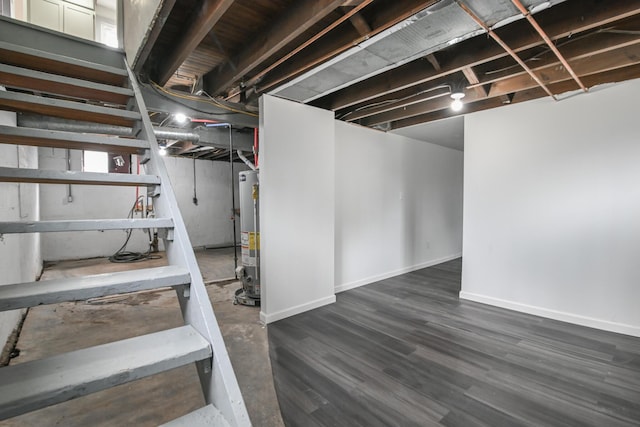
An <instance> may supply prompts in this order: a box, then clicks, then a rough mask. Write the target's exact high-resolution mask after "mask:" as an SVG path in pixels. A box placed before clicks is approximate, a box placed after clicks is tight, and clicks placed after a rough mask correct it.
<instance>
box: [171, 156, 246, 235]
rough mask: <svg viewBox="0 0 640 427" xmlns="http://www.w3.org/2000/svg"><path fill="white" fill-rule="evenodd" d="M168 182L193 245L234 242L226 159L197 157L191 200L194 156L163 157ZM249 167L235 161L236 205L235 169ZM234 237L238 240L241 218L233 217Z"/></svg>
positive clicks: (238, 170)
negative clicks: (198, 158) (196, 200)
mask: <svg viewBox="0 0 640 427" xmlns="http://www.w3.org/2000/svg"><path fill="white" fill-rule="evenodd" d="M165 164H166V165H167V171H168V172H169V179H171V185H172V186H173V189H174V190H175V192H176V198H177V199H178V205H179V206H180V212H181V213H182V217H183V218H184V222H185V224H186V226H187V231H188V232H189V239H191V244H192V245H193V246H194V247H202V246H225V245H232V244H233V221H231V218H232V209H231V202H232V200H231V185H230V180H231V171H230V166H229V163H228V162H217V161H216V162H212V161H210V160H196V194H197V197H198V204H197V205H195V204H194V203H193V160H189V159H183V158H178V157H166V158H165ZM247 169H249V167H247V166H246V165H244V164H238V163H234V165H233V172H234V173H233V185H234V190H235V205H236V208H238V207H239V206H240V204H239V203H238V173H239V172H240V171H244V170H247ZM236 220H237V224H236V233H237V236H236V237H237V241H238V243H239V242H240V218H239V217H236Z"/></svg>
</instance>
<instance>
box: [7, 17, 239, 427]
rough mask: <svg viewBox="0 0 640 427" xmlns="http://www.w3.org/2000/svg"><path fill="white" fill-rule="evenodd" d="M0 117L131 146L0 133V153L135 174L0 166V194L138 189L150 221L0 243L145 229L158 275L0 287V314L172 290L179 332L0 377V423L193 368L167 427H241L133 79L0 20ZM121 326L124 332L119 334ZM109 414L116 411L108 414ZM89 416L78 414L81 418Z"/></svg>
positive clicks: (58, 135)
mask: <svg viewBox="0 0 640 427" xmlns="http://www.w3.org/2000/svg"><path fill="white" fill-rule="evenodd" d="M0 86H4V87H5V88H6V91H0V110H8V111H14V112H16V113H31V114H39V115H42V116H50V117H58V118H63V119H71V120H80V121H82V122H90V123H95V124H109V125H117V126H127V127H131V128H132V129H133V135H134V137H133V138H121V137H118V136H114V135H104V134H92V133H75V132H63V131H52V130H44V129H35V128H22V127H9V126H0V143H2V144H15V145H29V146H37V147H53V148H64V149H70V150H92V151H105V152H110V153H123V154H136V155H139V156H141V157H142V159H143V160H142V163H143V164H144V172H145V173H144V174H141V175H136V174H120V173H91V172H77V171H68V170H40V169H25V168H9V167H0V185H6V184H2V183H16V182H17V183H35V184H39V185H40V186H41V187H40V188H41V190H40V191H46V187H47V186H48V185H68V184H74V185H95V186H99V187H96V188H97V189H98V190H97V191H99V189H100V188H104V186H138V187H141V188H143V189H145V188H146V189H147V195H149V196H152V197H153V206H154V214H155V217H146V218H141V219H125V218H104V219H100V220H95V219H84V220H78V219H73V220H72V219H70V220H58V221H30V222H26V221H14V222H0V235H4V234H12V233H54V232H67V231H92V230H127V229H135V228H139V229H153V230H158V231H159V235H160V236H163V237H164V240H163V243H164V247H165V250H166V257H167V260H168V264H169V265H168V266H165V267H157V268H145V269H139V270H134V271H127V272H120V273H109V274H99V275H93V276H85V277H77V278H68V279H56V280H48V281H37V282H31V283H15V284H8V285H0V311H5V310H14V309H19V308H28V307H34V306H38V305H41V304H56V303H60V302H65V301H80V300H86V299H89V298H96V297H102V296H107V295H114V294H122V293H130V292H137V291H141V290H149V289H156V288H162V287H173V288H174V289H175V290H176V293H177V296H178V299H179V301H180V307H181V309H182V314H183V318H184V326H182V327H179V328H174V329H169V330H164V331H160V332H156V333H153V334H148V335H143V336H138V337H134V338H130V339H126V340H122V341H117V342H112V343H107V344H103V345H99V346H95V347H90V348H85V349H81V350H77V351H73V352H70V353H66V354H59V355H55V356H52V357H49V358H46V359H41V360H35V361H31V362H25V363H21V364H16V365H9V366H7V367H2V368H0V420H3V419H8V418H11V417H15V416H18V415H21V414H24V413H26V412H30V411H34V410H37V409H40V408H43V407H46V406H49V405H54V404H57V403H60V402H63V401H67V400H70V399H74V398H77V397H80V396H83V395H86V394H89V393H93V392H97V391H100V390H104V389H106V388H110V387H114V386H117V385H120V384H124V383H127V382H130V381H135V380H137V379H141V378H144V377H147V376H151V375H155V374H158V373H161V372H163V371H167V370H170V369H174V368H177V367H179V366H183V365H186V364H192V363H194V364H195V365H196V367H197V370H198V374H199V377H200V382H201V386H202V392H203V396H204V400H205V402H206V405H205V406H204V407H202V408H200V409H198V410H197V411H195V412H192V413H189V414H185V416H184V417H181V418H178V419H176V420H174V421H172V422H170V423H168V424H166V425H168V426H200V425H203V426H204V425H212V426H250V425H251V423H250V420H249V417H248V414H247V411H246V408H245V405H244V401H243V398H242V395H241V394H240V390H239V387H238V384H237V381H236V377H235V375H234V372H233V369H232V367H231V363H230V360H229V357H228V355H227V351H226V349H225V344H224V342H223V339H222V335H221V332H220V329H219V327H218V323H217V322H216V318H215V315H214V312H213V308H212V306H211V303H210V301H209V298H208V295H207V292H206V289H205V286H204V283H203V280H202V276H201V274H200V270H199V268H198V265H197V263H196V258H195V254H194V252H193V249H192V246H191V243H190V241H189V237H188V235H187V230H186V227H185V224H184V221H183V219H182V217H181V214H180V211H179V209H178V205H177V201H176V197H175V194H174V192H173V189H172V188H171V184H170V182H169V178H168V175H167V171H166V168H165V165H164V163H163V160H162V157H161V156H160V155H159V151H158V144H157V141H156V139H155V136H154V133H153V128H152V124H151V122H150V120H149V114H148V112H147V110H146V107H145V105H144V100H143V99H142V96H141V94H140V90H139V87H138V84H137V80H136V77H135V75H133V73H132V72H131V70H130V69H129V67H128V65H127V63H126V60H125V56H124V53H123V52H122V51H121V50H117V49H111V48H107V47H104V46H100V45H97V44H95V43H92V42H87V41H83V40H80V39H76V38H73V37H69V36H65V35H63V34H56V33H52V32H50V31H42V30H38V29H36V28H34V27H33V26H30V25H26V24H23V23H19V22H17V21H13V20H10V19H6V18H1V19H0ZM123 327H126V325H125V324H123ZM113 409H114V411H117V410H118V409H117V408H113ZM87 411H90V408H87Z"/></svg>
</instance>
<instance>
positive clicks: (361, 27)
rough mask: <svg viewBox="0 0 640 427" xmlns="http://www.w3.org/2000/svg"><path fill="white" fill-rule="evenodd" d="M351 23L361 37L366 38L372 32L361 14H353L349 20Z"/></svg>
mask: <svg viewBox="0 0 640 427" xmlns="http://www.w3.org/2000/svg"><path fill="white" fill-rule="evenodd" d="M349 22H351V25H353V28H355V29H356V31H357V32H358V33H359V34H360V35H361V36H366V35H367V34H369V33H370V32H371V31H372V29H371V26H370V25H369V23H368V22H367V21H366V20H365V19H364V18H363V17H362V15H361V14H359V13H356V14H353V15H352V16H351V17H350V18H349Z"/></svg>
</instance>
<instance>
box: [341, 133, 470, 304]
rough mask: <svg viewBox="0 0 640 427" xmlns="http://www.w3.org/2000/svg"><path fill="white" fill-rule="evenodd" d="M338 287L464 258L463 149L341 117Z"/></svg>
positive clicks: (364, 282)
mask: <svg viewBox="0 0 640 427" xmlns="http://www.w3.org/2000/svg"><path fill="white" fill-rule="evenodd" d="M335 129H336V215H335V218H336V249H335V251H336V252H335V257H336V258H335V284H336V291H337V292H339V291H344V290H347V289H351V288H354V287H356V286H361V285H364V284H367V283H372V282H375V281H377V280H382V279H385V278H387V277H391V276H395V275H398V274H402V273H406V272H408V271H412V270H416V269H419V268H424V267H427V266H429V265H434V264H438V263H440V262H443V261H447V260H450V259H453V258H457V257H459V256H460V255H461V252H462V168H463V153H462V152H461V151H458V150H454V149H451V148H445V147H442V146H439V145H434V144H430V143H427V142H423V141H417V140H414V139H410V138H407V137H404V136H401V135H393V134H390V133H384V132H379V131H375V130H372V129H368V128H364V127H360V126H355V125H351V124H347V123H344V122H341V121H336V124H335Z"/></svg>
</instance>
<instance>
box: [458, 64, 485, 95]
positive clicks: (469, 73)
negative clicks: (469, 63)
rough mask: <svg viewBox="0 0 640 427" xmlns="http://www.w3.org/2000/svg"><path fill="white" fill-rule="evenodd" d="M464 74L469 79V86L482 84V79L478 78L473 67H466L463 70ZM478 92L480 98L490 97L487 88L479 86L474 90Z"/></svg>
mask: <svg viewBox="0 0 640 427" xmlns="http://www.w3.org/2000/svg"><path fill="white" fill-rule="evenodd" d="M462 74H464V77H465V78H466V79H467V81H468V82H469V84H471V85H477V84H479V83H480V79H478V76H477V75H476V72H475V71H473V67H465V68H463V69H462ZM474 90H475V91H476V93H477V94H478V95H480V96H482V95H484V96H487V95H489V91H488V89H487V88H486V87H485V86H478V87H476V88H475V89H474Z"/></svg>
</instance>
